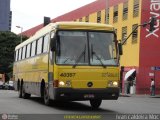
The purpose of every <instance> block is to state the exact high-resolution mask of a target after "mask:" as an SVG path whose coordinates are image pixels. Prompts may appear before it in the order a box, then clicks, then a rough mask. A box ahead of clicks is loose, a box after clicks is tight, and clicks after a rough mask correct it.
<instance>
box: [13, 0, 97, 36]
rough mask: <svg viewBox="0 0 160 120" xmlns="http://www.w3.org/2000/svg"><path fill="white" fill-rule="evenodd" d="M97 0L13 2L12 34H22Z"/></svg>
mask: <svg viewBox="0 0 160 120" xmlns="http://www.w3.org/2000/svg"><path fill="white" fill-rule="evenodd" d="M94 1H95V0H11V11H12V32H14V33H17V34H18V33H20V32H21V29H20V28H17V27H16V26H20V27H22V28H23V31H25V30H28V29H30V28H32V27H34V26H36V25H39V24H41V23H43V17H44V16H47V17H50V18H51V19H53V18H56V17H58V16H60V15H63V14H65V13H67V12H70V11H72V10H75V9H77V8H79V7H81V6H84V5H86V4H89V3H91V2H94Z"/></svg>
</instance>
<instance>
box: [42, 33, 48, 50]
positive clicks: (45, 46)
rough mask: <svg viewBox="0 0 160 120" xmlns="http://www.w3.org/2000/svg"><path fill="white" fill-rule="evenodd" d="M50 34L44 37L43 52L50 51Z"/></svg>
mask: <svg viewBox="0 0 160 120" xmlns="http://www.w3.org/2000/svg"><path fill="white" fill-rule="evenodd" d="M48 42H49V34H47V35H45V36H44V39H43V53H45V52H47V51H48Z"/></svg>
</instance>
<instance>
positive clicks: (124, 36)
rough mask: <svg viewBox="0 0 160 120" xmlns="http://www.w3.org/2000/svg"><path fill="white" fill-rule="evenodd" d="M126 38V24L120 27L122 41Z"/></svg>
mask: <svg viewBox="0 0 160 120" xmlns="http://www.w3.org/2000/svg"><path fill="white" fill-rule="evenodd" d="M126 38H127V26H125V27H122V43H123V42H124V41H125V39H126ZM125 44H126V43H125Z"/></svg>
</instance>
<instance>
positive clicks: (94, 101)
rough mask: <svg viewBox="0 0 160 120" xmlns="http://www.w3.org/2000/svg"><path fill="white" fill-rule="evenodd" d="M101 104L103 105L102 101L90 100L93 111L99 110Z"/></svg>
mask: <svg viewBox="0 0 160 120" xmlns="http://www.w3.org/2000/svg"><path fill="white" fill-rule="evenodd" d="M101 103H102V100H101V99H95V100H90V104H91V106H92V108H93V109H98V108H99V106H100V105H101Z"/></svg>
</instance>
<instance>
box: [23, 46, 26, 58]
mask: <svg viewBox="0 0 160 120" xmlns="http://www.w3.org/2000/svg"><path fill="white" fill-rule="evenodd" d="M25 58H26V46H24V47H23V53H22V59H25Z"/></svg>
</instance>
